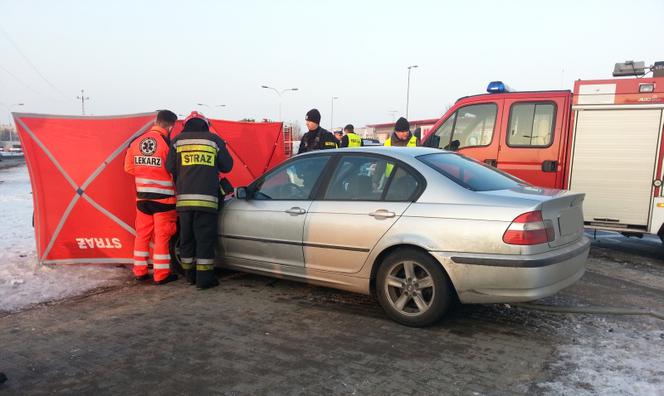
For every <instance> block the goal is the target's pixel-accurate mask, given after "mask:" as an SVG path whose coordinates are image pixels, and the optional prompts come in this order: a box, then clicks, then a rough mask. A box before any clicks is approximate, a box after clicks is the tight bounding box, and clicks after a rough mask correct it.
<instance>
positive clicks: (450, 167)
mask: <svg viewBox="0 0 664 396" xmlns="http://www.w3.org/2000/svg"><path fill="white" fill-rule="evenodd" d="M417 159H418V160H420V161H422V162H424V163H425V164H427V165H429V166H430V167H431V168H433V169H435V170H437V171H438V172H440V173H442V174H443V175H444V176H445V177H447V178H448V179H450V180H452V181H453V182H455V183H457V184H458V185H460V186H462V187H464V188H467V189H468V190H472V191H492V190H506V189H510V188H513V187H517V186H519V185H524V184H527V183H525V182H523V181H521V180H519V179H517V178H515V177H512V176H510V175H508V174H506V173H504V172H501V171H499V170H497V169H495V168H492V167H490V166H488V165H485V164H483V163H481V162H478V161H475V160H473V159H470V158H467V157H464V156H462V155H459V154H453V153H436V154H427V155H421V156H419V157H417Z"/></svg>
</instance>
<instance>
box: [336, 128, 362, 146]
mask: <svg viewBox="0 0 664 396" xmlns="http://www.w3.org/2000/svg"><path fill="white" fill-rule="evenodd" d="M344 133H345V135H344V137H342V138H341V145H340V146H339V147H361V146H364V144H363V143H362V138H361V137H359V136H358V135H357V134H356V133H355V127H354V126H353V125H352V124H348V125H346V126H345V127H344Z"/></svg>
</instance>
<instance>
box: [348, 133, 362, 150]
mask: <svg viewBox="0 0 664 396" xmlns="http://www.w3.org/2000/svg"><path fill="white" fill-rule="evenodd" d="M346 136H348V147H360V146H362V138H361V137H359V136H357V134H356V133H353V132H349V133H348V134H347V135H346Z"/></svg>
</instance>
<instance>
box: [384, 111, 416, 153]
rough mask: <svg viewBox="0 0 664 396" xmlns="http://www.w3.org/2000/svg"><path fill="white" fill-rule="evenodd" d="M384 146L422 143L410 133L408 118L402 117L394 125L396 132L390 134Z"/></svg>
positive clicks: (408, 145)
mask: <svg viewBox="0 0 664 396" xmlns="http://www.w3.org/2000/svg"><path fill="white" fill-rule="evenodd" d="M383 145H384V146H395V147H417V146H419V145H420V139H418V138H417V137H416V136H415V135H413V134H412V133H410V124H409V123H408V120H407V119H405V118H403V117H400V118H399V119H398V120H397V123H396V124H395V125H394V133H393V134H392V136H390V137H389V138H388V139H387V140H386V141H385V143H384V144H383Z"/></svg>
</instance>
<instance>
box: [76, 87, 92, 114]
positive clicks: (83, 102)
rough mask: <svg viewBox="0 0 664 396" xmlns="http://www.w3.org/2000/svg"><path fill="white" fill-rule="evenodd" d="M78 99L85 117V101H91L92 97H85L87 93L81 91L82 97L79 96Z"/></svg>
mask: <svg viewBox="0 0 664 396" xmlns="http://www.w3.org/2000/svg"><path fill="white" fill-rule="evenodd" d="M76 99H79V100H80V101H81V115H85V101H86V100H90V97H89V96H85V91H84V90H82V89H81V96H77V97H76Z"/></svg>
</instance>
